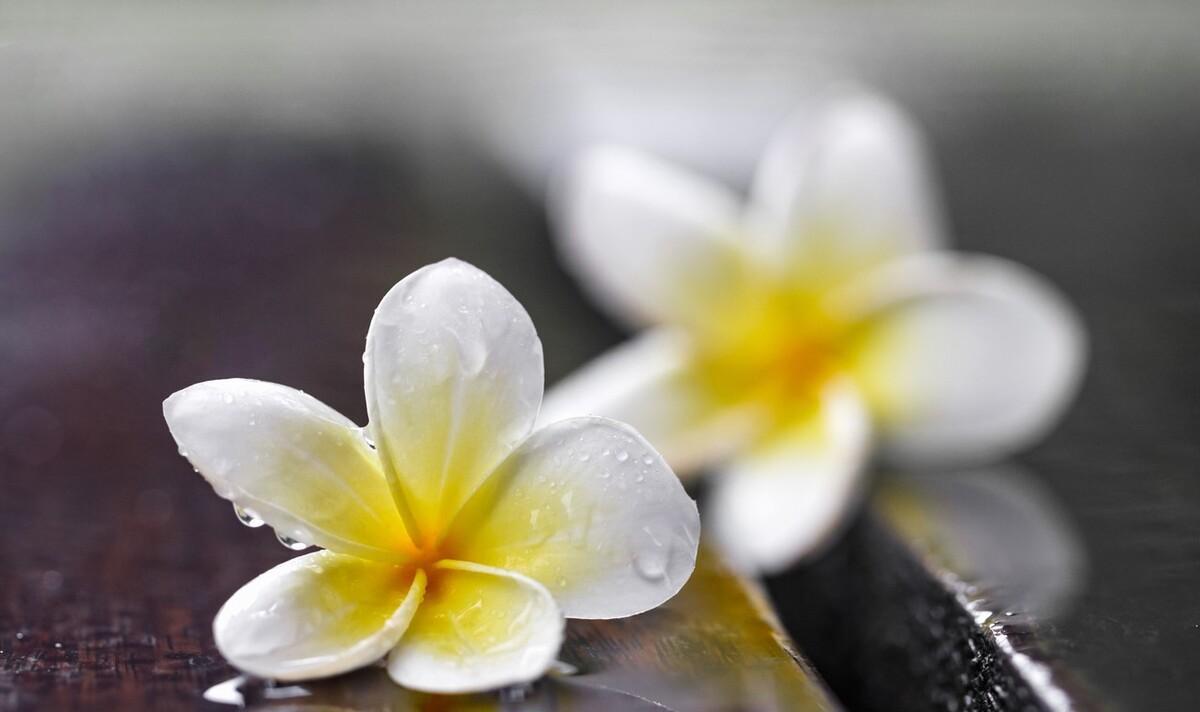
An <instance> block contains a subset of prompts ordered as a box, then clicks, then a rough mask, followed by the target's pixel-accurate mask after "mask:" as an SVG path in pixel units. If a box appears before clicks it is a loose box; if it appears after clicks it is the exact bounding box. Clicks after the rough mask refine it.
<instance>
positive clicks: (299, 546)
mask: <svg viewBox="0 0 1200 712" xmlns="http://www.w3.org/2000/svg"><path fill="white" fill-rule="evenodd" d="M275 538H276V539H278V540H279V543H280V544H283V545H284V547H286V548H288V549H291V550H292V551H304V550H305V549H307V548H308V547H310V546H312V545H311V544H305V543H304V542H302V541H300V540H299V539H293V538H291V537H290V536H288V535H286V534H280V533H279V532H275Z"/></svg>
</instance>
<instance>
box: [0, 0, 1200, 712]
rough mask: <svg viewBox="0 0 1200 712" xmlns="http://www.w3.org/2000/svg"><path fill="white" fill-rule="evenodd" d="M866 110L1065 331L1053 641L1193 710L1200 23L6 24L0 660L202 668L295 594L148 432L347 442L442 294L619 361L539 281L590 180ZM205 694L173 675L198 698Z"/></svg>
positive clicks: (974, 12)
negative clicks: (1084, 341)
mask: <svg viewBox="0 0 1200 712" xmlns="http://www.w3.org/2000/svg"><path fill="white" fill-rule="evenodd" d="M844 80H853V81H858V82H862V83H864V84H867V85H869V86H873V87H876V88H878V89H880V90H881V91H883V92H885V93H887V94H888V95H890V96H891V97H892V98H894V99H896V100H897V101H899V102H900V103H901V104H902V105H903V106H905V107H906V108H907V109H908V110H909V111H910V112H911V113H912V114H913V116H914V117H915V119H916V121H917V122H918V123H919V125H920V126H921V127H922V128H923V129H924V130H925V132H926V134H927V140H928V144H929V148H930V151H931V160H932V163H933V167H934V172H935V177H936V179H937V180H938V183H939V185H940V188H941V191H942V195H943V197H944V201H945V206H946V210H947V217H948V220H949V223H950V225H951V228H952V229H951V234H952V236H953V240H954V242H955V244H956V245H957V246H959V247H961V248H962V249H966V250H972V251H983V252H988V253H992V254H997V255H1002V256H1005V257H1010V258H1013V259H1016V260H1018V261H1020V262H1023V263H1025V264H1027V265H1029V266H1031V267H1033V268H1034V269H1036V270H1038V271H1039V272H1041V273H1043V274H1044V275H1046V276H1048V277H1049V278H1050V279H1051V280H1052V281H1053V282H1055V283H1056V284H1057V285H1059V286H1060V287H1061V289H1062V290H1063V291H1064V292H1065V293H1066V294H1067V295H1068V297H1069V298H1070V299H1071V300H1072V301H1073V302H1074V303H1075V304H1076V305H1077V306H1078V307H1079V309H1080V311H1081V312H1082V314H1083V317H1084V320H1085V321H1086V323H1087V326H1088V329H1089V331H1090V335H1091V344H1092V355H1091V357H1092V358H1091V363H1090V370H1089V373H1088V375H1087V377H1086V381H1085V384H1084V389H1083V392H1082V395H1081V397H1080V399H1079V401H1078V403H1077V404H1076V406H1075V407H1074V408H1073V409H1072V410H1071V412H1070V415H1069V417H1068V418H1067V419H1066V421H1065V422H1064V423H1063V424H1062V426H1061V427H1060V428H1059V429H1058V430H1056V431H1055V432H1054V433H1053V434H1052V435H1051V436H1050V437H1049V438H1048V440H1046V441H1045V442H1044V443H1043V444H1042V445H1041V446H1039V447H1038V448H1036V449H1034V450H1033V451H1031V452H1029V453H1027V454H1026V455H1025V456H1023V457H1022V458H1021V460H1022V461H1023V464H1024V465H1025V466H1026V467H1028V469H1029V471H1030V474H1029V475H1028V476H1029V477H1033V478H1035V479H1036V480H1037V481H1038V485H1037V486H1038V487H1039V488H1041V489H1044V490H1046V496H1047V497H1049V498H1051V499H1053V501H1054V502H1055V503H1056V504H1055V506H1054V509H1053V511H1054V515H1053V516H1054V517H1055V519H1056V521H1057V522H1058V523H1059V524H1060V525H1061V526H1062V527H1064V528H1069V529H1070V530H1071V531H1073V532H1075V533H1076V535H1077V536H1078V539H1079V542H1080V547H1081V549H1082V551H1083V552H1084V555H1085V556H1086V561H1087V565H1086V575H1082V574H1081V576H1082V578H1081V580H1079V581H1078V582H1077V584H1076V585H1075V586H1074V590H1073V593H1072V596H1071V600H1070V602H1069V605H1066V606H1064V607H1063V610H1062V611H1061V612H1060V613H1059V614H1058V615H1057V617H1054V618H1046V619H1044V620H1039V621H1037V630H1038V635H1039V639H1040V640H1041V641H1043V643H1044V644H1045V645H1046V647H1047V648H1049V649H1050V651H1051V652H1052V654H1053V655H1054V657H1055V658H1056V659H1058V660H1060V661H1061V662H1062V664H1063V665H1064V666H1065V667H1066V668H1068V669H1070V670H1072V671H1075V672H1077V673H1078V675H1079V676H1080V678H1082V679H1084V680H1085V681H1086V684H1087V686H1088V687H1089V688H1092V689H1094V690H1095V691H1096V697H1097V698H1098V699H1100V700H1102V701H1105V702H1111V703H1113V704H1114V705H1115V706H1117V707H1119V708H1124V709H1130V710H1137V709H1155V710H1166V709H1188V708H1189V704H1190V703H1191V701H1194V700H1195V699H1196V698H1197V696H1200V654H1198V653H1200V599H1198V598H1197V596H1196V595H1195V592H1196V590H1197V584H1198V583H1200V568H1198V567H1197V561H1200V477H1198V476H1197V475H1196V471H1197V469H1198V465H1200V445H1198V444H1197V440H1196V437H1195V433H1196V432H1197V426H1200V405H1198V404H1200V401H1198V400H1197V399H1196V398H1195V394H1196V393H1197V392H1200V366H1198V365H1197V360H1196V358H1195V356H1194V353H1195V350H1196V347H1197V346H1198V345H1200V336H1198V334H1200V269H1198V268H1197V264H1200V178H1197V175H1200V173H1198V170H1197V167H1198V166H1200V9H1198V8H1196V7H1194V6H1192V5H1190V4H1188V3H1166V2H1159V3H1114V2H1101V3H1076V2H1067V3H1054V4H1046V3H1039V2H1017V3H1008V4H1004V5H1002V6H999V5H998V6H993V7H986V6H982V5H978V4H969V5H964V4H962V3H951V2H932V1H931V2H914V3H903V4H884V3H873V2H872V3H834V2H809V3H803V4H795V3H772V2H763V1H759V0H755V1H754V2H749V3H718V2H699V3H696V2H689V3H683V2H653V3H641V4H637V5H633V4H630V5H629V6H624V7H617V6H611V5H608V4H603V5H601V4H584V3H545V2H520V3H506V4H483V3H479V4H474V3H472V4H457V3H455V4H444V3H433V2H430V3H404V4H402V5H397V4H392V3H367V4H359V5H354V6H347V5H342V4H333V3H321V2H306V3H290V4H265V3H250V4H243V3H237V4H235V3H214V4H204V5H200V4H182V5H181V4H170V5H168V4H163V3H146V4H140V3H117V4H108V5H105V6H90V5H80V6H77V5H60V4H50V5H45V4H39V5H22V4H16V5H11V4H6V5H4V6H0V564H2V565H3V569H2V570H0V651H10V653H11V652H12V651H13V650H14V649H15V650H17V651H18V652H20V649H21V648H20V646H21V645H28V644H32V642H31V641H34V642H37V643H39V644H42V645H48V644H49V643H50V642H52V641H53V640H59V639H62V640H66V641H67V646H66V652H58V653H55V652H54V650H55V649H51V648H47V649H48V650H50V652H49V653H47V655H51V656H52V655H61V656H62V664H63V665H64V666H69V664H71V663H72V662H77V658H71V657H70V655H71V654H72V653H71V650H70V639H71V636H73V635H84V634H86V635H89V636H92V637H93V638H94V637H95V636H97V635H100V636H103V635H105V634H110V635H112V636H116V637H120V638H121V640H122V641H126V642H123V643H122V644H123V645H128V644H132V645H137V643H136V640H137V636H138V635H144V636H145V637H146V641H145V642H144V645H145V646H146V650H147V655H150V654H151V651H153V650H157V649H158V648H157V647H156V646H160V643H161V641H160V640H159V638H161V637H162V636H168V637H169V636H170V635H176V636H179V637H181V638H186V639H188V640H199V641H203V640H204V636H206V635H207V631H206V629H205V628H204V625H205V624H198V623H196V622H195V621H196V620H201V621H203V620H205V619H206V618H207V617H209V616H211V613H212V611H214V610H215V608H216V606H217V605H219V603H220V602H221V601H222V600H223V599H224V597H225V596H226V595H228V593H229V592H230V591H232V590H233V589H234V588H235V587H236V586H237V585H238V584H240V583H241V582H242V581H244V580H246V579H247V578H249V577H250V575H252V574H253V573H255V572H258V571H260V570H262V569H263V568H264V567H265V566H266V565H268V564H270V563H273V562H275V561H278V560H281V559H283V558H285V556H286V555H287V552H285V551H283V550H282V549H280V548H279V547H278V546H277V545H276V544H275V543H274V542H273V541H271V539H270V537H269V536H252V535H250V534H249V533H247V532H244V531H242V530H240V529H239V527H238V524H237V522H236V521H235V520H234V518H233V517H232V515H230V514H229V513H228V512H227V509H228V507H227V504H226V503H224V502H222V501H220V500H218V499H217V498H215V497H213V496H211V493H210V492H209V491H208V488H207V487H206V485H204V483H203V482H202V481H201V480H200V478H198V477H195V476H194V475H192V473H191V471H190V468H189V467H188V466H187V465H186V464H185V462H184V461H183V460H182V459H181V458H179V457H178V456H177V455H176V453H175V451H174V447H173V444H172V442H171V440H170V438H169V436H168V434H167V431H166V428H165V426H164V424H163V422H162V419H161V412H160V402H161V400H162V398H163V397H164V396H166V395H167V394H169V393H170V392H172V391H174V390H176V389H178V388H181V387H183V386H186V385H188V384H191V383H193V382H196V381H200V380H205V379H210V378H221V377H229V376H243V377H252V378H261V379H264V380H271V381H276V382H280V383H286V384H288V385H291V386H295V387H298V388H303V389H304V390H306V391H308V392H310V393H312V394H314V395H316V396H317V397H319V398H321V399H322V400H324V401H326V402H328V403H330V404H331V405H333V406H334V407H336V408H338V409H339V410H341V411H342V412H344V413H346V414H348V415H350V416H351V417H353V418H355V419H356V420H358V421H359V422H363V421H365V412H364V406H363V400H362V396H361V376H360V364H359V358H360V355H361V350H362V345H363V339H364V337H365V333H366V327H367V324H368V322H369V319H370V316H371V310H372V308H373V307H374V306H375V304H376V303H377V301H378V299H379V298H380V297H381V296H382V295H383V294H384V292H385V291H386V290H387V289H388V287H390V286H391V284H393V283H394V282H395V281H397V280H398V279H399V278H401V277H403V276H404V275H405V274H407V273H408V272H410V271H411V270H412V269H414V268H416V267H418V266H420V265H423V264H426V263H428V262H431V261H435V260H438V259H441V258H442V257H445V256H450V255H453V256H457V257H460V258H463V259H466V260H468V261H471V262H473V263H475V264H476V265H478V266H480V267H482V268H483V269H485V270H487V271H488V272H490V273H491V274H492V275H493V276H495V277H496V278H497V279H499V280H500V281H501V282H502V283H503V284H505V285H506V286H507V287H509V289H510V290H511V291H512V292H513V293H514V294H515V295H516V296H517V297H518V298H519V299H520V300H521V301H522V303H523V304H524V305H525V306H526V308H527V309H528V310H529V312H530V313H531V314H532V316H533V319H534V322H535V323H536V324H537V325H538V328H539V331H540V333H541V336H542V339H543V342H544V344H545V351H546V356H547V376H548V380H549V381H553V380H555V379H557V378H559V377H561V376H562V375H564V374H565V373H567V372H569V371H570V370H571V369H572V368H574V367H576V366H577V365H579V364H580V363H582V362H584V361H585V360H586V359H587V358H588V357H590V356H591V355H593V354H596V353H599V352H600V351H602V350H603V349H604V348H606V347H607V346H609V345H611V344H613V343H616V342H617V341H618V340H620V339H621V338H623V336H622V334H621V332H620V331H618V330H617V328H616V327H615V326H614V325H612V324H610V323H609V322H607V321H606V320H605V319H604V318H603V317H602V316H601V315H600V314H599V313H598V312H597V311H596V310H595V309H594V307H593V306H592V305H590V304H589V303H588V302H587V301H586V300H585V298H584V297H583V296H582V295H581V294H580V292H579V291H578V288H577V287H576V285H574V284H573V283H572V281H571V280H570V279H569V278H568V277H567V276H566V275H565V274H564V272H563V271H562V270H561V268H560V267H559V266H558V264H557V262H556V259H555V256H554V253H553V248H552V244H551V242H550V238H549V232H548V226H547V223H546V219H545V214H544V210H543V205H542V199H543V190H544V188H545V185H546V182H547V180H548V178H549V176H551V175H553V171H554V170H555V168H556V166H557V165H559V164H560V162H561V161H562V160H563V159H564V158H566V157H567V156H568V155H569V154H570V151H571V150H572V149H574V148H577V147H579V146H582V145H585V144H586V143H588V142H590V141H594V140H598V139H606V140H616V141H621V142H626V143H629V144H633V145H636V146H639V147H642V148H645V149H649V150H652V151H655V152H657V153H660V154H662V155H664V156H666V157H668V158H671V159H674V160H676V161H678V162H681V163H683V164H685V165H688V166H691V167H693V168H695V169H697V170H701V171H704V172H707V173H709V174H712V175H715V176H717V177H719V178H721V179H723V180H725V181H727V182H728V183H729V184H731V185H733V186H734V187H737V188H744V187H745V184H746V182H747V180H748V178H749V175H750V171H751V170H752V168H753V165H754V162H755V160H756V159H757V157H758V154H759V152H760V150H761V148H762V146H763V143H764V141H765V140H766V138H767V134H768V132H769V131H770V130H771V129H772V128H773V127H774V126H775V125H776V124H777V123H778V122H779V121H780V119H781V118H782V117H783V116H785V115H786V114H787V113H788V112H789V110H791V109H792V108H793V107H794V106H796V105H797V104H798V103H800V102H802V101H803V100H804V98H805V97H806V96H808V95H810V94H811V93H812V92H814V91H816V90H818V89H820V88H821V87H823V86H825V85H826V83H828V82H830V81H844ZM214 542H216V543H218V544H219V545H214ZM227 544H228V545H229V546H230V547H233V546H236V547H238V548H237V549H236V550H233V549H230V548H227V547H226V545H227ZM1025 545H1028V546H1030V547H1031V548H1034V547H1035V545H1034V544H1014V546H1018V547H1019V546H1025ZM1018 553H1019V552H1018ZM1037 553H1038V552H1036V551H1033V550H1031V551H1030V552H1029V555H1030V557H1035V556H1036V555H1037ZM1018 558H1020V557H1018ZM1047 575H1050V574H1049V573H1048V574H1047ZM130 601H134V602H136V605H132V604H130V603H129V602H130ZM776 603H777V605H778V607H779V608H780V609H781V610H784V611H785V612H786V610H787V608H788V606H789V601H788V600H778V601H776ZM101 620H103V621H106V623H104V624H103V625H104V626H105V627H101V625H100V624H99V623H98V621H101ZM112 621H116V622H115V623H113V622H112ZM18 636H19V637H18ZM156 636H157V637H156ZM129 640H134V641H135V642H134V643H128V642H127V641H129ZM57 650H60V651H62V650H63V648H59V649H57ZM73 654H74V655H76V656H85V657H86V656H88V655H100V654H101V653H97V652H96V651H88V650H77V651H75V652H74V653H73ZM3 657H4V656H3V653H2V652H0V659H3ZM203 657H204V656H203V655H202V654H200V653H197V652H195V651H191V652H188V653H187V654H185V655H182V656H181V657H179V658H178V659H176V660H175V661H174V662H170V663H166V664H167V665H168V667H170V666H176V668H178V669H188V670H192V671H193V672H192V673H190V674H194V675H195V676H196V677H197V680H199V681H203V680H204V679H206V677H205V676H206V675H209V673H210V671H212V670H215V669H217V668H219V666H220V663H219V661H214V660H211V659H208V660H205V659H200V658H203ZM10 659H11V658H10ZM64 669H65V668H64ZM173 669H174V668H173ZM9 671H10V672H11V670H9ZM144 682H145V684H147V685H151V686H152V685H153V684H154V677H153V674H150V676H149V677H148V678H147V679H146V680H145V681H144ZM53 683H54V681H53V680H52V679H51V680H49V681H48V682H47V683H46V684H48V685H49V684H53ZM3 692H4V691H3V690H0V702H2V700H3V698H2V695H3ZM13 694H14V695H15V693H13ZM12 699H16V697H13V698H12Z"/></svg>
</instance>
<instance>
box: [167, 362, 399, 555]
mask: <svg viewBox="0 0 1200 712" xmlns="http://www.w3.org/2000/svg"><path fill="white" fill-rule="evenodd" d="M163 415H164V417H165V418H166V420H167V426H168V427H169V428H170V429H171V435H172V436H174V438H175V442H176V443H178V445H179V450H180V453H181V454H184V455H185V456H186V457H187V458H188V459H189V460H190V461H191V462H192V464H193V465H194V466H195V467H196V469H197V471H199V472H200V474H201V475H203V476H204V478H205V479H206V480H208V482H209V483H210V484H211V485H212V486H213V489H214V490H216V492H217V494H218V495H220V496H221V497H224V498H225V499H228V500H230V501H232V502H234V503H235V504H237V505H239V506H241V507H243V508H244V509H245V510H246V511H247V512H249V513H250V514H252V515H254V516H256V517H258V518H260V519H262V520H263V521H265V522H266V523H267V524H269V525H271V526H272V527H274V528H275V530H276V531H277V532H278V533H280V534H283V535H286V536H288V537H290V538H292V539H296V540H299V541H302V542H305V543H307V544H315V545H317V546H320V547H324V548H326V549H332V550H334V551H339V552H342V553H344V554H353V555H355V556H362V557H366V558H369V559H378V560H383V561H395V560H397V559H399V558H401V557H402V556H403V554H402V553H401V552H402V550H403V549H404V548H405V547H406V546H407V541H408V540H407V537H406V536H405V532H404V523H403V522H402V521H401V519H400V517H399V515H398V514H397V513H396V508H395V507H394V506H393V505H392V502H391V496H390V494H389V492H388V487H387V482H386V480H385V479H384V477H383V472H382V470H381V469H380V466H379V458H378V457H376V455H375V453H374V452H372V451H371V448H370V447H369V446H368V445H367V442H366V440H365V439H364V438H363V437H362V432H361V431H360V430H359V428H358V427H357V426H355V425H354V423H352V422H350V421H349V420H348V419H346V418H345V417H344V416H342V415H341V414H340V413H338V412H337V411H335V410H333V409H332V408H330V407H329V406H327V405H325V404H324V403H321V402H320V401H318V400H317V399H316V398H313V397H312V396H310V395H307V394H305V393H303V392H301V391H298V390H295V389H294V388H288V387H286V386H280V385H277V384H274V383H265V382H263V381H252V380H246V379H229V380H223V381H207V382H205V383H198V384H196V385H194V386H191V387H189V388H185V389H183V390H182V391H179V392H177V393H175V394H173V395H172V396H171V397H170V398H168V399H167V400H166V401H165V402H164V403H163ZM230 516H232V514H231V515H230Z"/></svg>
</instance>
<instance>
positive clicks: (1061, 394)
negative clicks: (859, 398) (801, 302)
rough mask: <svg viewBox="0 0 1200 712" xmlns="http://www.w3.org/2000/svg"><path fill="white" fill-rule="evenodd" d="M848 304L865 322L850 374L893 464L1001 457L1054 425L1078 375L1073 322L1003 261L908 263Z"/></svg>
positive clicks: (872, 278)
mask: <svg viewBox="0 0 1200 712" xmlns="http://www.w3.org/2000/svg"><path fill="white" fill-rule="evenodd" d="M847 293H848V294H852V295H853V297H852V298H850V299H847V302H848V303H856V304H858V307H857V308H858V309H859V310H860V311H862V312H865V313H867V314H870V315H871V316H870V322H869V323H868V326H867V327H866V330H865V338H864V341H863V343H862V345H861V347H860V363H859V365H858V369H857V370H858V373H859V376H860V381H861V382H862V383H863V384H864V386H865V387H866V389H867V393H868V395H869V396H870V397H871V400H872V402H873V405H874V406H875V409H876V411H877V413H878V415H879V421H880V426H881V429H882V435H883V437H884V445H885V447H886V449H887V451H888V453H889V454H890V455H892V456H893V457H894V458H895V459H897V460H900V461H904V462H909V463H916V464H922V465H936V464H953V463H961V462H968V461H979V460H992V459H997V458H1000V457H1003V456H1005V455H1007V454H1010V453H1012V452H1014V451H1015V450H1017V449H1020V448H1021V447H1024V446H1026V445H1028V444H1030V443H1031V442H1032V441H1034V440H1036V439H1038V438H1039V437H1041V436H1042V435H1043V433H1044V432H1045V431H1046V430H1047V429H1048V428H1050V427H1051V426H1052V425H1053V424H1054V423H1055V422H1056V421H1057V420H1058V418H1059V416H1060V415H1061V413H1062V412H1063V410H1064V409H1065V407H1066V406H1067V404H1068V403H1069V402H1070V399H1071V397H1072V396H1073V395H1074V392H1075V390H1076V387H1077V385H1078V382H1079V379H1080V376H1081V375H1082V371H1083V363H1084V354H1085V351H1086V345H1085V335H1084V331H1083V327H1082V325H1081V324H1080V323H1079V320H1078V318H1077V317H1076V316H1075V313H1074V311H1073V310H1072V309H1071V308H1070V306H1069V305H1068V304H1067V303H1066V302H1065V301H1064V300H1063V298H1062V297H1061V296H1060V295H1059V294H1058V292H1057V291H1055V290H1054V288H1053V287H1051V286H1050V285H1049V284H1048V283H1047V282H1046V281H1045V280H1044V279H1042V278H1041V277H1039V276H1037V275H1035V274H1034V273H1033V272H1031V271H1029V270H1028V269H1026V268H1024V267H1021V266H1020V265H1017V264H1014V263H1012V262H1008V261H1006V260H1001V259H997V258H989V257H964V256H959V255H951V254H937V253H930V254H926V255H919V256H912V257H909V258H907V259H904V260H899V261H897V262H896V263H894V264H891V265H887V266H885V267H883V268H881V269H879V270H878V271H877V272H875V273H872V274H868V275H864V276H863V278H862V280H861V281H860V283H859V284H858V285H855V286H854V287H853V288H849V289H848V290H847ZM843 296H844V295H843Z"/></svg>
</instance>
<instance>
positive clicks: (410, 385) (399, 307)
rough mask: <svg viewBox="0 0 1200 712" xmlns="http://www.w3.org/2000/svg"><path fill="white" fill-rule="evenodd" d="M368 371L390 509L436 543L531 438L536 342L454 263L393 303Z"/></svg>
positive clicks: (499, 300)
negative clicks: (498, 467)
mask: <svg viewBox="0 0 1200 712" xmlns="http://www.w3.org/2000/svg"><path fill="white" fill-rule="evenodd" d="M363 361H364V364H365V371H366V389H367V411H368V413H369V414H370V418H371V424H370V430H371V433H372V436H373V438H374V440H375V444H376V446H377V447H378V448H379V454H380V456H381V458H382V460H383V467H384V472H385V473H386V474H387V476H388V481H389V482H390V483H391V484H392V489H393V495H394V496H395V498H396V502H397V506H398V507H399V508H400V511H401V514H402V515H404V516H405V521H406V523H408V524H409V527H410V531H413V532H415V533H414V538H417V539H419V538H420V536H421V535H422V534H423V535H424V536H425V537H430V536H433V535H435V534H436V532H437V531H438V530H440V529H441V528H442V527H444V526H445V524H446V523H447V521H448V520H449V518H450V517H452V516H453V515H454V513H455V512H457V511H458V508H459V507H460V506H461V505H462V503H463V502H464V501H465V500H466V499H467V497H469V496H470V495H471V493H472V492H473V491H474V490H475V488H476V487H477V486H478V485H479V483H480V482H481V481H482V480H483V479H484V478H485V477H486V476H487V475H488V474H489V473H490V472H491V471H492V469H494V468H495V466H496V465H497V464H498V463H499V462H500V461H501V460H502V459H504V457H505V456H506V455H508V453H509V452H510V451H511V450H512V448H513V446H515V445H516V444H517V443H519V442H520V441H521V440H522V439H524V438H525V436H526V435H528V434H529V431H530V429H531V428H532V426H533V421H534V418H536V417H537V411H538V405H539V404H540V402H541V398H542V381H543V374H542V344H541V341H539V340H538V337H537V332H536V331H535V330H534V328H533V322H532V321H530V319H529V315H528V314H527V313H526V312H525V309H524V308H522V307H521V305H520V304H519V303H518V302H517V300H516V299H514V298H513V296H512V295H511V294H509V293H508V291H506V290H505V289H504V287H502V286H500V284H499V283H497V282H496V281H495V280H494V279H492V278H491V277H489V276H488V275H487V274H485V273H484V272H482V271H480V270H479V269H477V268H475V267H472V266H471V265H469V264H467V263H465V262H460V261H459V260H454V259H450V260H445V261H442V262H439V263H437V264H434V265H430V266H428V267H424V268H422V269H420V270H417V271H416V272H413V273H412V274H410V275H409V276H407V277H405V278H404V279H403V280H401V281H400V283H399V284H397V285H396V286H395V287H393V288H392V290H391V291H389V292H388V294H387V296H385V297H384V298H383V302H382V303H380V305H379V308H378V309H377V310H376V311H375V318H374V319H373V320H372V321H371V329H370V332H369V333H368V335H367V351H366V355H365V356H364V358H363Z"/></svg>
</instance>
